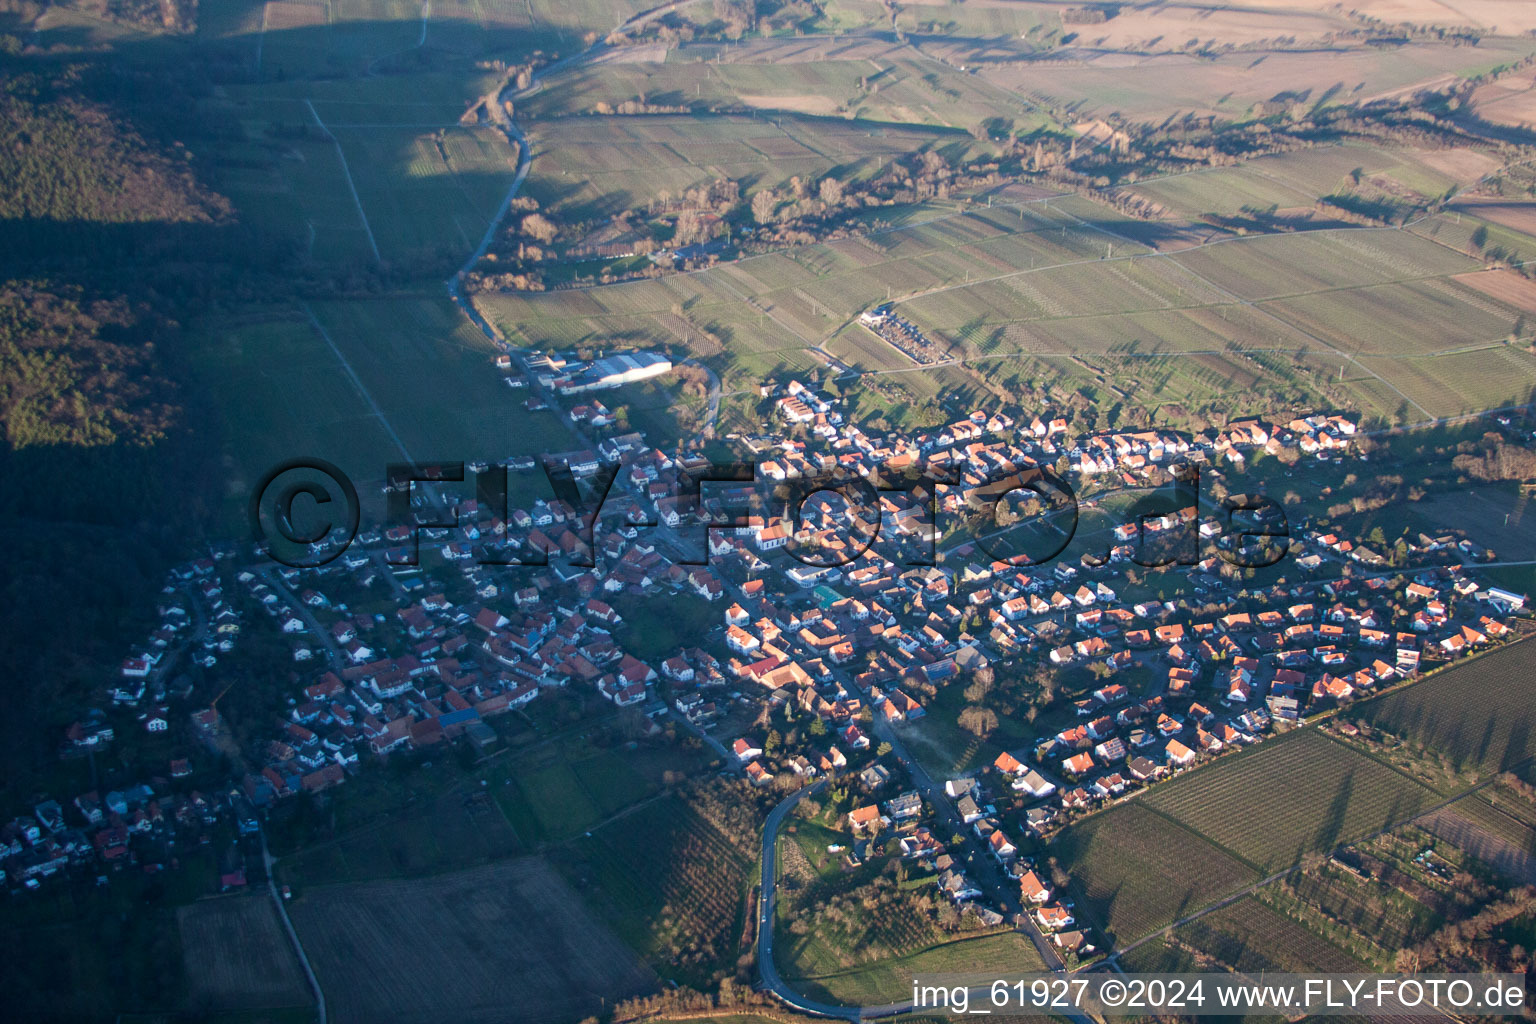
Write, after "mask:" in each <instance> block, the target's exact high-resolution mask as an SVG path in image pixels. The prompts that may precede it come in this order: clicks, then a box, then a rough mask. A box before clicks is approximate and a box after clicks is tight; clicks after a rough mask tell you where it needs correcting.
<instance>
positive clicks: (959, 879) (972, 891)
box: [939, 868, 981, 903]
mask: <svg viewBox="0 0 1536 1024" xmlns="http://www.w3.org/2000/svg"><path fill="white" fill-rule="evenodd" d="M939 888H940V889H942V890H943V891H944V893H945V894H946V895H947V896H948V897H949V898H950V899H952V900H954V901H955V902H956V903H960V902H963V901H965V900H973V899H976V898H977V897H978V896H980V895H981V890H980V889H978V888H976V885H975V883H974V882H972V881H971V880H970V879H969V878H967V877H965V875H964V874H962V873H960V872H959V871H956V870H954V869H953V868H951V869H950V870H948V871H945V872H944V873H943V874H941V875H940V876H939Z"/></svg>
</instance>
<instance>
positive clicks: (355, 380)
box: [303, 302, 416, 463]
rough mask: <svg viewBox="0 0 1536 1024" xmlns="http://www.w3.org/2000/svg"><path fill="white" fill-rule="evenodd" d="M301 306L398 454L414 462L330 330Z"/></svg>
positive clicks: (308, 307) (305, 306)
mask: <svg viewBox="0 0 1536 1024" xmlns="http://www.w3.org/2000/svg"><path fill="white" fill-rule="evenodd" d="M303 306H304V312H305V313H307V314H308V315H309V322H310V323H311V324H313V325H314V328H315V330H317V331H319V332H320V337H322V338H324V339H325V343H326V344H327V345H329V346H331V351H332V352H333V353H335V355H336V359H337V361H338V362H340V363H341V368H342V369H343V370H345V371H346V373H347V378H348V379H349V380H351V381H352V386H353V387H355V388H356V389H357V393H358V394H359V395H361V396H362V397H363V401H365V402H367V403H368V407H369V408H370V409H372V410H373V414H374V415H375V416H377V417H378V419H379V423H380V424H381V425H382V426H383V427H384V429H385V431H386V432H388V434H389V436H390V438H391V439H392V440H393V441H394V442H395V447H397V448H399V449H400V454H401V455H403V456H405V461H406V462H411V463H414V462H415V461H416V460H415V459H412V458H411V453H410V452H408V451H406V450H405V442H404V441H402V440H400V435H399V434H397V433H395V428H394V427H393V426H391V425H390V422H389V417H388V416H385V415H384V410H383V409H380V408H379V403H378V402H375V401H374V400H373V395H371V394H369V393H368V389H367V388H365V387H364V386H363V381H362V379H361V378H360V377H358V375H357V371H356V370H354V369H352V364H351V363H349V362H347V357H346V356H344V355H342V354H341V349H339V348H337V347H336V342H334V341H332V340H331V334H330V332H329V331H327V330H326V329H325V325H324V324H322V323H321V322H320V318H319V317H317V316H315V311H314V310H313V309H311V308H310V305H309V303H307V302H306V303H304V304H303Z"/></svg>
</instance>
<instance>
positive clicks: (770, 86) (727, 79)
mask: <svg viewBox="0 0 1536 1024" xmlns="http://www.w3.org/2000/svg"><path fill="white" fill-rule="evenodd" d="M637 50H638V48H637ZM625 103H633V104H638V103H646V104H649V105H651V106H653V107H658V106H659V107H666V108H673V109H675V108H679V107H681V108H686V109H688V110H690V111H693V112H695V114H697V115H703V114H708V113H710V112H712V111H719V110H756V111H762V112H764V113H766V114H777V115H802V116H806V115H814V116H820V117H825V118H829V119H830V118H847V119H855V120H861V121H868V122H878V123H882V124H885V125H924V126H936V127H945V128H954V129H963V130H964V129H969V128H970V127H971V126H972V125H975V124H976V123H977V122H979V121H983V120H988V119H996V120H995V122H994V123H996V124H997V125H998V126H999V127H1001V126H1003V125H1011V126H1012V128H1013V129H1014V130H1016V131H1029V130H1031V129H1033V128H1036V127H1039V126H1043V125H1049V124H1054V122H1053V121H1052V119H1051V118H1050V116H1049V115H1047V114H1046V113H1045V112H1044V111H1042V110H1040V109H1038V108H1033V107H1030V106H1024V105H1021V104H1020V102H1019V99H1018V98H1017V97H1016V96H1013V95H1010V94H1009V93H1007V92H1005V91H1004V90H1002V89H999V88H998V87H996V86H994V85H992V84H991V83H989V82H988V81H987V80H986V79H984V78H979V77H975V76H969V75H963V74H960V73H958V71H957V70H956V69H953V68H950V67H945V66H943V65H940V64H937V63H933V62H928V63H920V62H918V61H914V60H913V59H912V57H911V53H910V51H906V50H905V49H904V48H903V47H901V46H900V45H899V44H897V43H894V42H891V41H888V40H883V39H879V38H869V37H866V38H855V39H827V38H817V37H815V36H811V37H805V38H787V37H775V38H763V39H753V40H748V41H746V42H745V43H744V44H742V45H738V46H721V45H719V44H718V43H709V42H701V43H695V44H692V45H683V46H679V47H675V48H672V49H669V50H666V51H665V52H663V51H662V50H661V48H659V47H656V48H650V47H647V48H645V49H644V50H643V51H638V52H635V53H633V54H632V55H629V59H626V60H623V61H617V60H615V61H604V62H601V63H597V64H592V65H587V66H584V67H580V68H577V69H574V70H572V71H570V72H566V73H563V74H559V75H556V76H552V77H551V78H550V79H549V80H548V82H547V86H546V88H545V89H544V90H543V91H541V92H539V93H538V94H536V95H534V96H532V97H530V98H529V100H528V103H527V109H528V110H529V112H530V113H531V114H532V115H533V116H534V117H535V118H538V119H548V118H552V117H566V116H571V115H578V114H592V113H594V112H600V111H603V110H605V109H608V108H619V107H621V106H622V105H623V104H625ZM605 105H606V107H605Z"/></svg>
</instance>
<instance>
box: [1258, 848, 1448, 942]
mask: <svg viewBox="0 0 1536 1024" xmlns="http://www.w3.org/2000/svg"><path fill="white" fill-rule="evenodd" d="M1258 898H1259V899H1261V900H1262V901H1263V902H1264V903H1266V904H1267V905H1268V906H1269V907H1271V908H1272V909H1273V910H1275V911H1277V912H1279V913H1283V914H1286V915H1287V916H1290V917H1293V918H1296V919H1298V920H1301V921H1303V922H1304V923H1305V924H1306V925H1307V926H1308V927H1309V928H1310V929H1311V930H1312V931H1314V932H1319V933H1323V934H1327V935H1328V936H1329V937H1330V938H1332V939H1333V941H1334V942H1336V943H1337V944H1339V945H1340V946H1343V947H1345V948H1346V949H1348V950H1349V951H1350V952H1352V953H1353V954H1354V955H1355V956H1356V957H1357V958H1360V959H1362V960H1366V961H1375V963H1376V965H1377V966H1388V965H1389V964H1390V960H1391V957H1392V955H1393V954H1394V953H1395V952H1396V951H1397V950H1399V949H1402V948H1403V947H1404V946H1407V945H1410V944H1412V943H1414V942H1418V941H1420V940H1422V939H1423V938H1424V937H1425V936H1426V935H1428V934H1429V933H1430V932H1432V931H1434V929H1435V928H1436V927H1438V926H1439V924H1440V921H1441V917H1440V914H1439V913H1438V912H1437V911H1436V910H1435V909H1433V908H1432V907H1430V906H1426V905H1425V904H1424V903H1422V902H1420V901H1419V900H1418V899H1415V898H1414V897H1413V896H1412V895H1411V894H1409V893H1408V892H1407V891H1405V890H1404V889H1403V888H1402V887H1400V886H1398V885H1393V884H1390V883H1389V882H1387V881H1385V880H1383V879H1381V878H1378V877H1375V876H1367V875H1364V874H1361V873H1357V872H1354V871H1351V870H1349V869H1347V868H1345V867H1343V866H1341V865H1339V864H1336V863H1331V862H1330V863H1324V864H1322V865H1320V866H1318V867H1316V868H1312V869H1309V870H1307V871H1303V872H1298V873H1297V874H1294V875H1290V876H1288V877H1287V878H1286V879H1284V880H1283V881H1281V882H1280V883H1278V884H1277V885H1274V886H1270V887H1267V888H1265V889H1262V890H1260V891H1259V893H1258Z"/></svg>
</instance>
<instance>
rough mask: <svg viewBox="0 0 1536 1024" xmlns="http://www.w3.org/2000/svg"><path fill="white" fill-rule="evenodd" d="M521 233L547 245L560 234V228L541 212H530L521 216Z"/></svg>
mask: <svg viewBox="0 0 1536 1024" xmlns="http://www.w3.org/2000/svg"><path fill="white" fill-rule="evenodd" d="M522 228H523V234H525V235H528V236H529V237H531V238H533V239H535V240H537V241H539V242H542V243H543V244H544V245H548V244H549V243H551V242H553V241H554V240H555V238H556V236H558V235H559V234H560V228H559V226H558V225H557V224H555V222H554V221H552V220H550V219H549V218H548V217H546V216H544V215H543V214H542V213H530V214H529V215H528V216H526V217H524V218H523V223H522Z"/></svg>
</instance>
